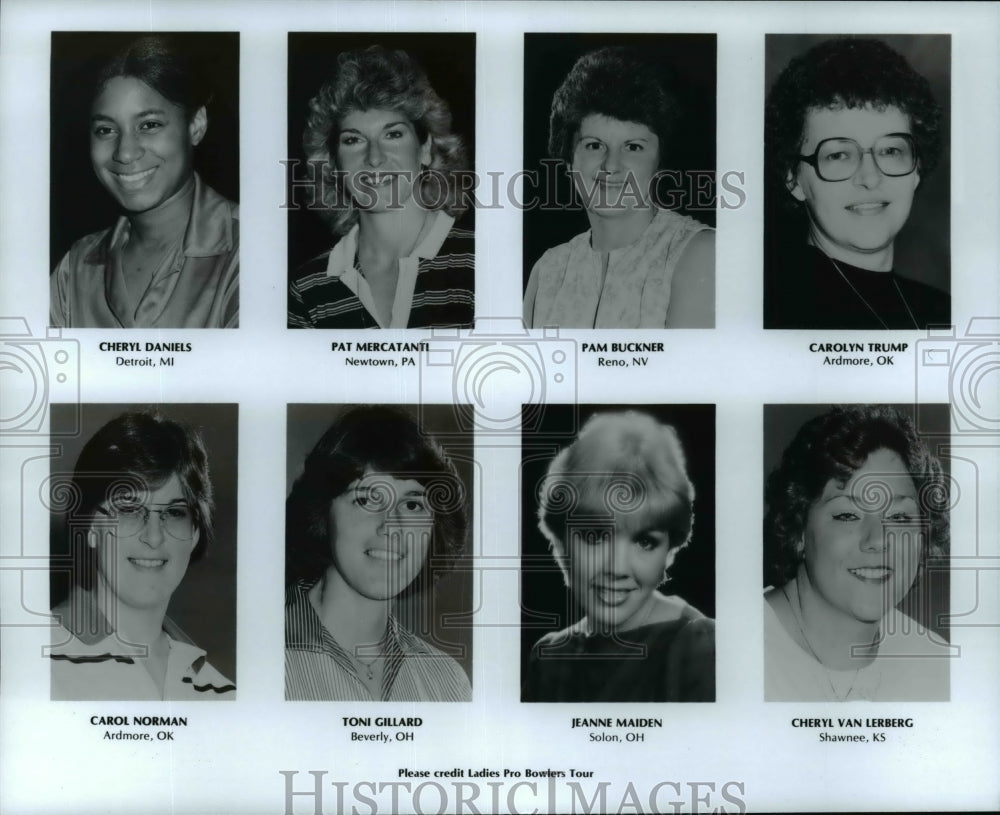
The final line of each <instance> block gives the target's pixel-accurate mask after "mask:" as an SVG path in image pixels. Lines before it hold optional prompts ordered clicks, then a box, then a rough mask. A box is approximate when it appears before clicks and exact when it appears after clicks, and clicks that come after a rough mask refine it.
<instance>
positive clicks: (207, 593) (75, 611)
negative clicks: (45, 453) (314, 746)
mask: <svg viewBox="0 0 1000 815" xmlns="http://www.w3.org/2000/svg"><path fill="white" fill-rule="evenodd" d="M50 419H51V427H52V430H53V433H54V434H55V433H57V432H59V431H60V430H63V429H66V428H71V427H74V426H75V425H74V423H75V422H76V421H77V420H79V427H80V432H79V434H78V435H73V436H70V435H63V436H61V437H60V439H59V444H58V445H56V446H55V448H54V450H55V453H56V454H55V455H54V456H53V458H52V464H51V471H50V475H49V487H50V491H49V494H50V509H51V525H50V579H49V584H50V602H51V608H52V639H51V647H50V648H49V650H48V654H47V656H48V658H49V660H50V662H51V688H50V690H51V698H52V699H53V700H54V701H55V700H63V701H65V700H74V701H96V700H108V701H156V700H161V699H162V700H170V701H216V700H232V699H235V697H236V685H235V681H236V517H237V516H236V495H237V472H238V471H237V437H238V427H237V406H236V405H230V404H155V405H123V404H93V403H90V404H82V405H69V404H57V405H52V407H51V414H50Z"/></svg>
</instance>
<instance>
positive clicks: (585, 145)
mask: <svg viewBox="0 0 1000 815" xmlns="http://www.w3.org/2000/svg"><path fill="white" fill-rule="evenodd" d="M682 115H683V114H682V111H681V108H680V104H679V102H678V99H677V96H676V94H675V92H674V91H673V89H672V88H671V87H670V85H669V82H668V80H667V77H666V76H665V75H664V72H663V69H662V68H661V67H660V66H658V65H656V64H654V63H653V62H651V61H649V60H647V59H646V58H644V57H643V56H642V55H641V54H640V53H639V52H637V51H634V50H632V49H629V48H625V47H615V48H601V49H599V50H597V51H592V52H590V53H588V54H585V55H584V56H582V57H580V59H579V60H578V61H577V62H576V64H575V65H574V66H573V69H572V70H571V71H570V73H569V75H568V76H567V77H566V79H565V80H564V81H563V83H562V85H561V86H560V87H559V89H558V90H557V91H556V93H555V96H554V97H553V99H552V114H551V119H550V123H549V153H550V155H551V156H552V157H553V158H555V159H559V160H562V161H563V162H564V163H565V165H566V167H567V168H568V169H569V172H570V175H571V176H572V178H573V182H574V185H575V187H576V190H577V192H578V193H579V195H580V197H581V198H582V200H583V205H584V208H585V210H586V213H587V220H588V221H589V223H590V229H589V230H588V231H587V232H584V233H582V234H580V235H577V236H576V237H575V238H573V239H572V240H571V241H569V242H568V243H564V244H561V245H560V246H556V247H553V248H552V249H549V250H548V251H547V252H546V253H545V254H544V255H542V257H541V258H540V259H539V260H538V262H537V263H536V264H535V266H534V268H533V269H532V270H531V277H530V278H529V280H528V286H527V289H526V290H525V296H524V322H525V324H526V325H528V326H531V327H533V328H541V327H545V326H564V327H569V328H664V327H666V328H706V327H712V326H713V325H714V324H715V234H714V232H713V231H712V230H711V229H710V228H709V227H708V226H706V225H705V224H702V223H700V222H699V221H696V220H694V219H692V218H688V217H686V216H683V215H680V214H678V213H676V212H673V211H671V210H669V209H664V208H661V207H660V206H658V205H657V201H656V195H655V185H656V181H657V177H658V173H660V171H662V170H664V169H666V168H668V167H669V166H670V163H669V162H670V159H671V149H672V146H673V144H674V137H675V131H676V130H677V128H678V126H679V124H680V122H681V119H682Z"/></svg>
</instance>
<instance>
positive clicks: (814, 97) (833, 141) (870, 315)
mask: <svg viewBox="0 0 1000 815" xmlns="http://www.w3.org/2000/svg"><path fill="white" fill-rule="evenodd" d="M773 42H774V41H773V40H772V41H770V43H771V44H773ZM772 50H773V48H772ZM924 52H931V53H934V50H933V49H924ZM765 118H766V134H765V136H766V146H767V164H768V169H769V177H770V181H771V185H770V186H771V189H770V191H769V205H768V212H767V218H766V226H767V233H768V235H767V241H766V243H767V252H766V255H767V260H766V270H765V271H766V278H765V279H766V284H765V298H764V299H765V327H768V328H823V329H835V328H839V329H848V328H850V329H910V330H917V329H924V328H926V327H927V326H929V325H935V324H941V325H944V324H948V323H949V322H950V315H951V307H950V300H949V297H948V295H947V294H946V293H945V292H943V291H940V290H939V289H937V288H932V287H931V286H928V285H926V283H924V282H921V281H918V280H915V279H913V276H914V272H911V271H908V270H906V266H908V265H911V262H910V261H906V262H904V263H900V262H898V258H897V253H896V242H897V237H898V236H899V235H900V233H901V232H902V230H903V228H904V226H905V225H906V223H907V222H908V221H909V219H910V215H911V211H912V210H913V207H914V202H915V196H916V194H917V192H918V190H919V189H922V187H923V186H924V184H925V182H926V179H927V177H928V176H929V175H930V173H931V171H932V170H933V169H934V168H935V166H936V165H937V164H938V163H939V159H940V157H941V152H942V149H941V148H942V134H943V132H944V130H943V128H942V110H941V107H940V105H939V104H938V102H937V101H936V100H935V98H934V95H933V94H932V92H931V88H930V84H929V83H928V81H927V80H926V79H925V78H924V77H923V76H921V75H920V74H918V73H917V72H916V71H915V70H914V69H913V68H912V67H911V66H910V65H909V63H908V62H907V61H906V59H905V58H904V57H903V56H902V55H901V54H899V53H897V52H896V51H894V50H893V49H892V48H890V47H889V46H888V45H887V44H886V43H884V42H882V41H880V40H870V39H863V38H844V39H837V40H827V41H823V42H820V43H818V44H816V45H814V46H813V47H812V48H810V49H809V50H807V51H806V52H805V53H803V54H800V55H798V56H796V57H795V58H794V59H792V60H791V61H790V62H789V63H788V65H787V66H785V68H784V70H782V72H781V73H780V75H779V76H778V77H777V79H776V80H775V82H774V85H773V86H772V88H771V91H770V94H769V95H768V100H767V110H766V117H765ZM944 194H945V195H947V191H946V190H945V192H944ZM930 226H932V227H936V226H937V224H930ZM941 226H943V227H944V232H945V233H947V222H946V221H945V222H944V223H943V224H941ZM933 232H934V229H930V230H926V233H927V234H932V233H933ZM793 233H798V234H793ZM803 239H804V240H803ZM924 254H926V253H924ZM925 263H926V261H925V260H924V259H923V258H920V259H919V261H918V262H915V263H912V265H913V267H914V269H915V270H916V269H919V267H920V266H921V265H924V264H925ZM901 270H902V273H900V271H901ZM916 274H918V275H919V274H921V273H920V272H919V271H917V272H916ZM922 276H925V277H926V275H922ZM930 279H932V280H933V281H934V282H936V283H940V282H944V283H945V284H946V283H947V269H945V270H940V269H936V270H931V273H930Z"/></svg>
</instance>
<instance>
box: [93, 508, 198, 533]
mask: <svg viewBox="0 0 1000 815" xmlns="http://www.w3.org/2000/svg"><path fill="white" fill-rule="evenodd" d="M97 511H98V512H100V513H101V514H102V515H106V516H107V517H108V518H110V519H111V520H112V521H115V522H116V523H117V524H118V534H119V536H121V537H123V538H129V537H131V536H132V535H138V534H139V532H141V531H142V530H143V529H144V528H145V527H146V524H147V523H148V522H149V516H150V515H151V514H153V513H156V514H157V515H159V516H160V527H161V528H162V529H163V531H164V532H166V533H167V534H168V535H169V536H170V537H172V538H175V539H176V540H180V541H189V540H191V538H193V537H194V511H193V510H192V509H191V507H189V506H188V505H187V504H168V505H167V506H165V507H163V509H153V508H152V507H147V506H144V505H143V504H120V505H118V506H114V507H112V508H111V509H104V508H103V507H98V508H97Z"/></svg>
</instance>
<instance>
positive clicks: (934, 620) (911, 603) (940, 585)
mask: <svg viewBox="0 0 1000 815" xmlns="http://www.w3.org/2000/svg"><path fill="white" fill-rule="evenodd" d="M832 407H833V405H829V404H816V405H764V483H765V485H766V484H767V478H768V476H770V474H771V473H772V472H773V471H774V469H775V468H776V467H777V466H778V464H779V463H780V462H781V456H782V454H783V453H784V451H785V448H786V447H788V445H789V444H790V443H791V441H792V439H793V438H794V437H795V434H796V433H798V432H799V429H800V428H801V427H802V425H804V424H805V423H806V422H808V421H809V420H810V419H813V418H815V417H816V416H819V415H821V414H823V413H826V412H827V411H828V410H830V409H831V408H832ZM891 407H894V408H896V409H897V410H899V411H900V412H901V413H904V414H906V415H907V416H909V417H910V418H911V419H913V420H914V421H915V422H916V416H915V415H914V407H913V404H893V405H891ZM919 430H920V433H921V437H922V438H923V439H924V441H925V442H926V444H927V446H928V447H929V448H930V451H931V452H932V453H933V454H934V455H936V456H937V457H938V458H939V459H940V461H941V467H942V468H943V469H944V474H945V478H946V479H948V478H949V474H950V472H951V461H950V459H949V458H948V456H947V455H946V454H947V450H948V449H950V447H951V441H950V440H951V435H950V434H951V412H950V407H949V406H948V405H946V404H924V405H921V406H920V424H919ZM951 500H952V501H954V500H955V496H954V495H953V496H951ZM764 511H765V512H766V511H767V507H766V505H765V508H764ZM763 565H764V567H765V568H766V564H763ZM939 565H940V564H939ZM922 581H929V585H923V584H922ZM766 582H767V581H766V580H765V583H766ZM925 591H926V593H927V596H928V597H929V599H930V603H929V605H925V604H923V603H921V602H919V601H920V599H921V597H922V595H923V593H924V592H925ZM950 597H951V578H950V575H949V573H948V572H947V571H946V570H943V569H940V568H935V569H929V570H925V571H924V572H922V573H921V574H919V575H918V576H917V581H916V582H915V583H914V584H913V588H912V589H910V591H909V593H908V594H907V595H906V597H905V598H903V602H901V603H900V604H899V609H900V610H901V611H902V612H904V613H905V614H907V615H909V616H910V617H912V618H913V619H915V620H917V622H919V623H920V624H921V625H923V626H926V627H927V628H930V629H932V630H934V631H936V632H937V633H938V634H940V635H941V636H942V637H944V638H945V639H947V638H948V627H947V625H946V624H945V621H944V616H945V615H947V613H948V609H949V603H950Z"/></svg>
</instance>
